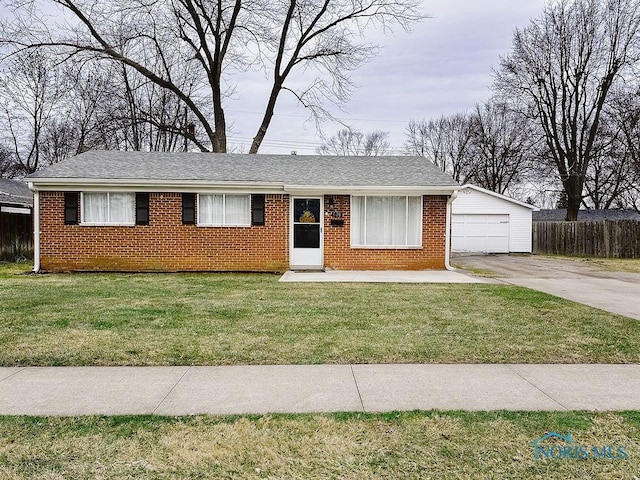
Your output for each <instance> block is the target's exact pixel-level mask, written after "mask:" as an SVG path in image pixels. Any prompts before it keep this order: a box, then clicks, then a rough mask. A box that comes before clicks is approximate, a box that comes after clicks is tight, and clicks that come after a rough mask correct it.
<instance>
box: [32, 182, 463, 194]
mask: <svg viewBox="0 0 640 480" xmlns="http://www.w3.org/2000/svg"><path fill="white" fill-rule="evenodd" d="M29 188H30V189H31V190H34V191H59V190H66V191H106V190H109V191H135V192H176V193H182V192H206V191H225V192H238V193H273V194H282V193H290V194H305V195H311V194H326V195H331V194H333V195H339V194H345V195H348V194H367V193H369V194H374V193H375V194H387V195H392V194H398V195H400V194H402V195H451V194H452V193H453V192H455V191H457V190H459V189H460V186H458V185H446V186H445V185H442V186H438V185H436V186H427V185H425V186H400V185H398V186H381V185H373V186H368V185H367V186H363V185H360V186H359V185H354V186H344V185H340V186H335V185H283V184H281V183H267V182H242V183H237V182H217V181H216V182H214V181H211V180H134V179H110V180H109V181H104V180H96V179H87V178H77V179H76V178H74V179H56V178H34V179H32V180H31V181H30V182H29Z"/></svg>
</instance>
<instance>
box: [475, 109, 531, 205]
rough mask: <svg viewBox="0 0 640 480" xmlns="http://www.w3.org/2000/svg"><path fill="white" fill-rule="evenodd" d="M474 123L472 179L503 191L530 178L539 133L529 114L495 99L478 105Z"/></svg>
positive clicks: (488, 187)
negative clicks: (524, 113)
mask: <svg viewBox="0 0 640 480" xmlns="http://www.w3.org/2000/svg"><path fill="white" fill-rule="evenodd" d="M471 122H472V128H473V136H472V139H471V151H472V154H471V157H472V162H473V165H474V166H473V169H472V174H471V177H470V179H469V180H470V181H471V182H473V183H475V184H476V185H479V186H481V187H484V188H486V189H488V190H491V191H493V192H497V193H500V194H504V193H505V192H506V191H507V190H508V189H509V187H513V186H514V185H515V184H517V183H520V182H521V181H523V180H524V179H525V178H527V176H528V174H529V173H530V166H531V163H532V161H533V157H534V155H535V154H536V153H537V150H536V147H537V144H538V143H539V137H540V136H539V135H538V133H537V132H536V131H535V128H534V126H533V125H532V122H531V120H530V119H529V118H528V117H527V116H525V115H523V114H522V113H519V112H516V111H514V110H512V109H511V108H509V106H508V105H506V104H504V103H499V102H496V101H489V102H487V103H484V104H482V105H476V108H475V111H474V112H473V114H472V115H471Z"/></svg>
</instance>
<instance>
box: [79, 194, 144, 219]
mask: <svg viewBox="0 0 640 480" xmlns="http://www.w3.org/2000/svg"><path fill="white" fill-rule="evenodd" d="M81 204H82V214H81V223H82V224H83V225H135V223H136V222H135V221H136V199H135V194H134V193H123V192H82V200H81Z"/></svg>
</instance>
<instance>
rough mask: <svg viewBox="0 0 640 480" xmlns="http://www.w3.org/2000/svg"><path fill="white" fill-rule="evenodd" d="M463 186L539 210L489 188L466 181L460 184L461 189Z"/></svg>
mask: <svg viewBox="0 0 640 480" xmlns="http://www.w3.org/2000/svg"><path fill="white" fill-rule="evenodd" d="M465 188H469V189H471V190H476V191H478V192H482V193H486V194H487V195H491V196H492V197H496V198H499V199H501V200H504V201H507V202H511V203H514V204H516V205H520V206H521V207H525V208H529V209H531V210H533V211H534V212H537V211H538V210H540V209H539V208H538V207H536V206H535V205H530V204H528V203H525V202H521V201H519V200H515V199H513V198H511V197H507V196H505V195H501V194H499V193H496V192H492V191H491V190H487V189H486V188H482V187H478V186H477V185H472V184H470V183H466V184H464V185H463V186H462V190H464V189H465Z"/></svg>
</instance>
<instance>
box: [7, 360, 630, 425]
mask: <svg viewBox="0 0 640 480" xmlns="http://www.w3.org/2000/svg"><path fill="white" fill-rule="evenodd" d="M415 409H421V410H430V409H439V410H549V411H551V410H640V365H636V364H634V365H501V364H490V365H471V364H466V365H436V364H431V365H413V364H412V365H400V364H397V365H396V364H392V365H269V366H229V367H16V368H0V415H63V416H76V415H125V414H158V415H191V414H204V413H206V414H216V415H228V414H248V413H257V414H265V413H312V412H341V411H359V412H383V411H393V410H415Z"/></svg>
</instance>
